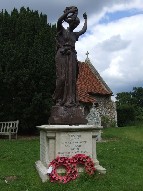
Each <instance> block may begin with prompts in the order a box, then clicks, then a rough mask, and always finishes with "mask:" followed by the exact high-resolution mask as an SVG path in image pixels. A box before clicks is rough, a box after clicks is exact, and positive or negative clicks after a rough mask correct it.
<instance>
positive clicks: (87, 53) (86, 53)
mask: <svg viewBox="0 0 143 191" xmlns="http://www.w3.org/2000/svg"><path fill="white" fill-rule="evenodd" d="M88 55H89V52H88V51H87V53H86V56H87V58H86V59H88Z"/></svg>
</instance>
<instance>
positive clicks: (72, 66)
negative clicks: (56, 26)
mask: <svg viewBox="0 0 143 191" xmlns="http://www.w3.org/2000/svg"><path fill="white" fill-rule="evenodd" d="M77 40H78V33H76V32H70V31H68V29H64V28H63V27H62V29H61V31H59V32H58V33H57V53H56V57H55V61H56V75H57V80H56V90H55V93H54V95H53V98H54V100H55V101H56V103H57V105H61V106H62V105H63V106H75V105H77V103H78V99H77V91H76V81H77V76H78V62H77V53H76V50H75V42H76V41H77Z"/></svg>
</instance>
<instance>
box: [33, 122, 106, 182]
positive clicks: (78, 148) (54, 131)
mask: <svg viewBox="0 0 143 191" xmlns="http://www.w3.org/2000/svg"><path fill="white" fill-rule="evenodd" d="M38 128H39V130H40V160H39V161H37V162H36V168H37V170H38V173H39V175H40V177H41V179H42V181H43V182H45V181H47V180H48V176H47V169H48V166H49V164H50V162H51V161H52V160H54V159H55V158H56V157H57V156H65V157H71V156H73V155H75V154H85V155H88V156H90V157H91V158H92V159H93V162H94V164H95V168H96V169H97V170H98V171H99V172H100V173H106V169H105V168H103V167H102V166H100V165H99V161H98V160H97V153H96V138H97V136H98V133H99V131H100V129H101V127H98V128H97V127H95V126H94V125H77V126H76V125H72V126H69V125H42V126H38ZM60 172H62V169H61V171H60Z"/></svg>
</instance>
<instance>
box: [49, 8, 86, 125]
mask: <svg viewBox="0 0 143 191" xmlns="http://www.w3.org/2000/svg"><path fill="white" fill-rule="evenodd" d="M77 15H78V8H77V7H75V6H71V7H66V9H65V10H64V14H63V15H62V16H61V17H60V18H59V19H58V22H57V36H56V41H57V52H56V56H55V61H56V76H57V80H56V90H55V93H54V95H53V99H54V101H55V102H56V106H55V107H54V108H52V115H51V118H50V120H49V122H50V123H54V122H53V117H54V116H53V115H55V112H56V115H60V118H62V117H61V116H63V115H64V116H65V115H66V114H67V113H68V114H67V115H68V117H64V118H66V122H62V123H61V122H57V123H60V124H65V123H68V124H69V122H68V121H69V120H67V118H68V119H69V115H70V119H73V118H74V117H73V116H75V117H76V115H77V110H78V112H79V108H78V106H79V103H78V97H77V91H76V81H77V77H78V61H77V52H76V50H75V43H76V41H78V38H79V36H81V35H82V34H84V33H85V32H86V30H87V15H86V13H84V14H83V18H84V19H85V22H84V26H83V28H82V30H81V31H79V32H73V30H74V29H75V28H76V27H77V26H78V25H79V23H80V20H79V18H78V17H77ZM63 22H66V23H68V24H69V27H68V28H67V29H65V28H64V27H63V25H62V24H63ZM75 108H78V109H75ZM75 110H76V111H75ZM65 111H66V114H65ZM67 115H66V116H67ZM57 118H58V119H59V120H60V118H59V117H58V116H57V117H56V119H57ZM64 121H65V120H64ZM76 123H77V122H76ZM84 123H85V122H84Z"/></svg>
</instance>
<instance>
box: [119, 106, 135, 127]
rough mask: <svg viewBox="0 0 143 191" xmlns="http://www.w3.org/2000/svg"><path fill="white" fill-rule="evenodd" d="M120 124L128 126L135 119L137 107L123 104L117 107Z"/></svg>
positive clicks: (120, 125)
mask: <svg viewBox="0 0 143 191" xmlns="http://www.w3.org/2000/svg"><path fill="white" fill-rule="evenodd" d="M117 119H118V126H119V127H122V126H126V125H128V124H132V123H133V122H134V121H135V108H134V107H133V106H132V105H122V106H120V107H118V108H117Z"/></svg>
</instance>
